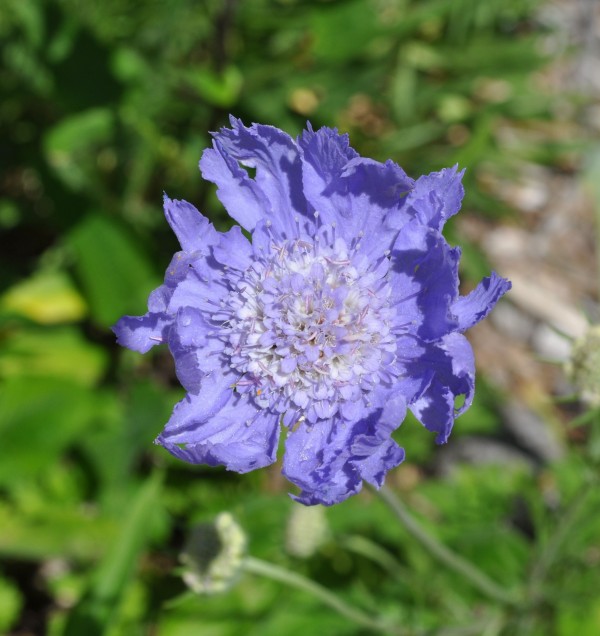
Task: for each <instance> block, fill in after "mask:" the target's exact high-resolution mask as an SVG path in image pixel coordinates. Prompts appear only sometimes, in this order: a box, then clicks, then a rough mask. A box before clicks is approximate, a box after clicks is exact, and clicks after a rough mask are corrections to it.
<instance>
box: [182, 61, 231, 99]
mask: <svg viewBox="0 0 600 636" xmlns="http://www.w3.org/2000/svg"><path fill="white" fill-rule="evenodd" d="M184 77H185V79H186V81H187V83H188V84H189V86H191V87H192V88H193V89H194V90H195V91H197V92H198V94H199V95H200V96H201V97H203V98H204V99H205V100H206V101H207V102H209V103H210V104H214V105H215V106H220V107H222V108H228V107H230V106H233V105H234V104H235V103H236V102H237V100H238V98H239V95H240V91H241V89H242V83H243V77H242V74H241V73H240V71H239V69H238V68H237V67H235V66H228V67H227V68H226V69H225V70H224V71H223V73H214V72H213V71H211V70H210V69H206V68H195V69H194V68H193V69H190V70H188V71H187V72H186V73H185V76H184Z"/></svg>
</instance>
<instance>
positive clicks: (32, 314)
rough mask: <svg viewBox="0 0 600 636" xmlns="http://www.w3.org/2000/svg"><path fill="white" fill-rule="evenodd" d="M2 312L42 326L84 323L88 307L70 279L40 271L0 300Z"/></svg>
mask: <svg viewBox="0 0 600 636" xmlns="http://www.w3.org/2000/svg"><path fill="white" fill-rule="evenodd" d="M0 309H3V310H6V311H9V312H14V313H16V314H19V315H21V316H24V317H26V318H29V319H30V320H33V321H34V322H38V323H40V324H43V325H50V324H56V323H61V322H72V321H76V320H81V318H83V317H84V316H85V315H86V312H87V307H86V304H85V301H84V300H83V298H82V297H81V295H80V294H79V292H78V291H77V290H76V289H75V287H74V286H73V283H72V282H71V280H70V279H69V277H68V276H67V275H66V274H65V273H63V272H59V271H41V272H39V273H37V274H34V275H33V276H32V277H31V278H28V279H26V280H24V281H22V282H20V283H17V284H16V285H15V286H13V287H11V288H10V289H9V290H8V291H7V292H6V293H5V294H3V295H2V297H0Z"/></svg>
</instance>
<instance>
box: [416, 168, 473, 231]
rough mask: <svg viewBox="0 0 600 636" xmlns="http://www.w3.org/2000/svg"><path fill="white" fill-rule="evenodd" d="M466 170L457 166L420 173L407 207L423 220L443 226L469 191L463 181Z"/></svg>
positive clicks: (433, 226)
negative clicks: (465, 188) (429, 172)
mask: <svg viewBox="0 0 600 636" xmlns="http://www.w3.org/2000/svg"><path fill="white" fill-rule="evenodd" d="M464 172H465V171H464V170H461V171H460V172H458V171H457V166H454V167H453V168H444V169H443V170H440V172H432V173H431V174H428V175H424V176H422V177H419V178H418V179H417V181H416V182H415V186H414V188H413V190H412V191H411V192H410V194H409V195H408V197H407V200H406V207H407V209H408V210H410V211H411V212H412V213H413V214H414V215H415V217H416V218H417V219H418V221H419V222H420V223H422V224H423V225H429V226H430V227H432V228H434V229H436V230H440V231H441V230H442V228H443V227H444V223H445V222H446V221H447V220H448V219H449V218H450V217H451V216H453V215H455V214H456V213H457V212H458V211H459V210H460V206H461V203H462V200H463V197H464V194H465V190H464V188H463V185H462V183H461V180H462V177H463V174H464Z"/></svg>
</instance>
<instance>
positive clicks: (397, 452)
mask: <svg viewBox="0 0 600 636" xmlns="http://www.w3.org/2000/svg"><path fill="white" fill-rule="evenodd" d="M377 396H379V399H378V397H377ZM373 399H374V401H377V402H379V403H380V406H379V407H378V408H376V409H374V410H373V411H372V412H371V413H369V415H367V417H365V418H364V419H362V420H361V421H359V422H357V423H356V425H355V427H354V431H353V435H354V437H353V441H352V446H351V453H352V459H351V462H352V464H353V465H354V466H356V467H357V468H358V470H359V472H360V476H361V477H362V479H364V480H365V481H367V482H369V483H370V484H372V485H373V486H376V487H377V488H380V487H381V486H382V485H383V481H384V478H385V475H386V473H387V471H388V470H390V469H392V468H395V467H396V466H398V464H400V463H401V462H403V461H404V449H403V448H400V446H398V444H396V442H395V441H394V440H393V439H392V438H391V435H392V433H393V431H395V430H396V429H397V428H398V427H399V426H400V424H401V423H402V421H403V420H404V417H405V415H406V400H405V399H404V397H403V396H402V394H401V393H400V392H399V391H398V390H397V388H395V389H394V390H391V391H390V390H385V389H379V390H377V391H376V395H375V396H374V397H373Z"/></svg>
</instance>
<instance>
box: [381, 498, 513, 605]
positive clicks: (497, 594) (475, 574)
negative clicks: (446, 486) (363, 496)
mask: <svg viewBox="0 0 600 636" xmlns="http://www.w3.org/2000/svg"><path fill="white" fill-rule="evenodd" d="M372 490H373V491H374V492H375V493H376V494H377V495H378V496H379V497H380V498H381V499H382V500H383V501H384V502H385V503H386V505H387V506H389V508H390V509H391V510H392V512H393V513H394V514H395V515H396V517H397V518H398V519H399V520H400V522H401V523H402V525H403V526H404V527H405V528H406V530H407V531H408V533H409V534H411V535H412V536H413V537H414V538H415V539H417V541H419V542H420V543H421V545H423V546H424V547H425V548H426V549H427V550H428V552H429V553H430V554H431V555H432V556H434V557H435V558H436V559H437V560H438V561H440V563H443V564H444V565H445V566H446V567H448V568H449V569H451V570H454V571H455V572H458V574H460V575H462V576H464V577H465V579H467V580H468V581H469V582H470V583H471V584H472V585H473V586H474V587H476V588H477V589H478V590H480V591H481V592H483V593H484V594H485V595H486V596H488V597H490V598H491V599H493V600H495V601H498V602H499V603H502V604H504V605H518V604H519V601H518V599H517V598H516V597H515V596H514V595H513V594H511V593H510V592H508V591H507V590H505V589H504V588H502V587H500V586H499V585H498V584H497V583H496V582H494V581H493V580H492V579H490V578H489V577H488V576H487V575H486V574H484V573H483V572H482V571H481V570H480V569H478V568H477V567H475V566H474V565H473V564H472V563H470V562H469V561H467V560H466V559H464V558H463V557H461V556H459V555H458V554H456V553H455V552H452V550H450V549H449V548H447V547H446V546H445V545H444V544H443V543H440V541H438V539H436V538H435V537H434V536H433V535H431V534H429V532H427V530H425V528H423V526H422V525H421V524H420V523H419V522H418V521H417V520H416V519H415V518H414V517H413V516H412V515H411V514H410V512H409V511H408V510H407V508H406V507H405V506H404V504H403V503H402V501H400V499H399V498H398V497H397V496H396V495H395V494H394V493H393V492H392V491H391V490H389V489H388V488H386V487H385V486H382V487H381V488H380V489H379V490H376V489H374V488H372Z"/></svg>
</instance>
